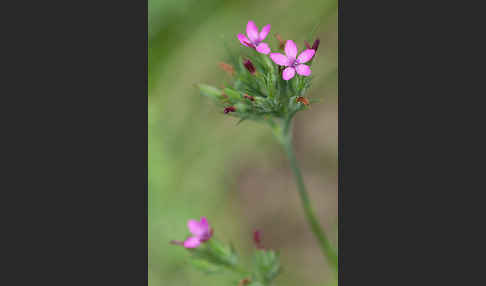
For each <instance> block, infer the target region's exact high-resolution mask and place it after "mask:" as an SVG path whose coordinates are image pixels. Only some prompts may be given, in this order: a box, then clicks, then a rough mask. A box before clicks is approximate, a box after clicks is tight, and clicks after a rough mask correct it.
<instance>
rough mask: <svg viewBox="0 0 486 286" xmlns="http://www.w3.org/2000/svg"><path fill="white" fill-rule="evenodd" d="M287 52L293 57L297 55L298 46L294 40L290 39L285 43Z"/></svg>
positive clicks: (288, 55)
mask: <svg viewBox="0 0 486 286" xmlns="http://www.w3.org/2000/svg"><path fill="white" fill-rule="evenodd" d="M285 54H286V55H287V57H289V58H292V59H295V58H296V57H297V46H296V45H295V43H294V41H292V40H288V41H287V43H285Z"/></svg>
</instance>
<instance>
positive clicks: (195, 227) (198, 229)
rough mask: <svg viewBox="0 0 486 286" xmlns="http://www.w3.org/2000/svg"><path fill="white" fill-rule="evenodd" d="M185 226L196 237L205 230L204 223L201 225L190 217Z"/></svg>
mask: <svg viewBox="0 0 486 286" xmlns="http://www.w3.org/2000/svg"><path fill="white" fill-rule="evenodd" d="M187 228H189V231H190V232H191V233H192V234H193V235H194V236H197V237H200V236H202V235H204V233H205V232H206V228H205V227H204V225H201V223H200V222H198V221H197V220H194V219H190V220H189V221H188V222H187Z"/></svg>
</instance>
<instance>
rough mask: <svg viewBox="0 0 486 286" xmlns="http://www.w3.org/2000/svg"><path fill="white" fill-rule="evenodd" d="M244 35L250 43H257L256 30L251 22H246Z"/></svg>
mask: <svg viewBox="0 0 486 286" xmlns="http://www.w3.org/2000/svg"><path fill="white" fill-rule="evenodd" d="M246 34H247V35H248V38H250V40H251V41H252V42H255V41H258V28H257V26H256V25H255V23H253V21H248V24H246Z"/></svg>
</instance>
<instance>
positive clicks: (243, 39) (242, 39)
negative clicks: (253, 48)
mask: <svg viewBox="0 0 486 286" xmlns="http://www.w3.org/2000/svg"><path fill="white" fill-rule="evenodd" d="M238 40H240V43H241V44H242V45H243V46H247V47H248V44H247V43H249V42H250V40H248V38H247V37H246V36H245V35H243V34H241V33H240V34H238Z"/></svg>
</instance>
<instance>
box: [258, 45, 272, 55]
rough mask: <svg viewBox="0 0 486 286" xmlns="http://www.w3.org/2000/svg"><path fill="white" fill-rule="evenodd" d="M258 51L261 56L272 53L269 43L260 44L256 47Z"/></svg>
mask: <svg viewBox="0 0 486 286" xmlns="http://www.w3.org/2000/svg"><path fill="white" fill-rule="evenodd" d="M256 50H257V52H259V53H261V54H265V55H268V53H270V47H269V46H268V44H267V43H260V44H258V46H257V47H256Z"/></svg>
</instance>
